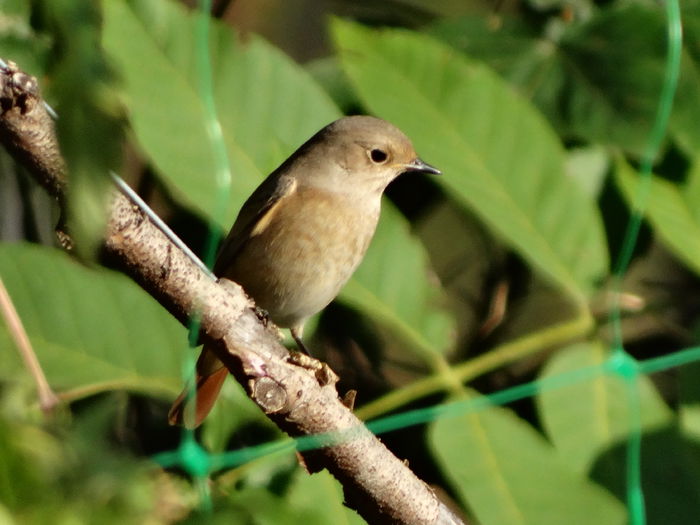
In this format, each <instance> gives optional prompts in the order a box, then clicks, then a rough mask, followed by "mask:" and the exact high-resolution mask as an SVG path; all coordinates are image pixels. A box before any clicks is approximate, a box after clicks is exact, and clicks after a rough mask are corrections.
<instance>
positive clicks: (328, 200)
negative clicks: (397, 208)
mask: <svg viewBox="0 0 700 525" xmlns="http://www.w3.org/2000/svg"><path fill="white" fill-rule="evenodd" d="M409 171H421V172H425V173H435V174H439V173H440V171H439V170H437V169H436V168H434V167H432V166H430V165H429V164H426V163H425V162H423V161H422V160H421V159H420V158H418V156H417V155H416V152H415V151H414V149H413V145H412V144H411V141H410V140H409V139H408V137H406V135H404V134H403V133H402V132H401V131H400V130H399V129H397V128H396V127H395V126H393V125H391V124H389V123H388V122H386V121H384V120H381V119H378V118H374V117H368V116H353V117H345V118H341V119H339V120H336V121H335V122H333V123H331V124H329V125H328V126H326V127H325V128H323V129H322V130H321V131H319V132H318V133H316V134H315V135H314V136H313V137H311V138H310V139H309V140H308V141H307V142H306V143H305V144H303V145H302V146H301V147H300V148H299V149H298V150H297V151H295V152H294V154H293V155H292V156H291V157H289V158H288V159H287V160H286V161H284V163H282V165H281V166H280V167H279V168H277V169H276V170H275V171H273V172H272V173H271V174H270V175H269V176H268V177H267V178H266V179H265V180H264V181H263V182H262V184H260V186H258V188H257V189H256V190H255V191H254V192H253V194H252V195H251V196H250V197H249V198H248V200H247V201H246V202H245V204H244V205H243V208H241V211H240V212H239V214H238V217H237V218H236V222H235V223H234V225H233V227H232V228H231V231H230V233H229V234H228V236H227V238H226V240H225V241H224V243H223V245H222V247H221V250H220V251H219V254H218V257H217V260H216V264H215V265H214V273H215V274H216V275H217V276H219V277H224V278H226V279H230V280H232V281H235V282H237V283H238V284H240V285H241V286H242V287H243V289H244V290H245V291H246V292H247V293H248V295H249V296H250V297H252V298H253V300H254V301H255V303H256V304H257V306H259V307H260V308H262V309H264V310H265V311H267V313H268V315H269V317H270V319H272V321H274V322H275V324H277V325H279V326H281V327H288V328H290V330H291V333H292V337H293V338H294V340H295V341H296V342H297V344H298V345H299V348H300V349H301V350H303V351H306V349H305V347H304V345H303V343H302V340H301V337H302V331H303V328H304V322H305V321H306V320H307V319H308V318H309V317H311V316H312V315H314V314H315V313H317V312H319V311H320V310H322V309H323V308H325V307H326V306H327V305H328V303H330V302H331V301H332V300H333V299H334V298H335V297H336V295H338V292H339V291H340V289H341V288H342V287H343V285H344V284H345V283H346V282H347V281H348V279H349V278H350V276H351V275H352V273H353V272H354V271H355V268H357V266H358V265H359V264H360V261H361V260H362V258H363V256H364V254H365V252H366V251H367V247H368V246H369V242H370V240H371V239H372V236H373V235H374V230H375V228H376V226H377V220H378V219H379V209H380V205H381V196H382V193H383V192H384V189H385V188H386V187H387V185H388V184H389V183H390V182H391V181H392V180H394V179H395V178H396V177H397V176H398V175H400V174H402V173H405V172H409ZM227 372H228V371H227V369H226V368H225V367H224V365H223V364H222V363H221V361H219V360H218V359H217V358H216V356H215V355H214V353H213V352H212V351H210V350H208V349H207V348H206V347H204V349H203V350H202V353H201V355H200V357H199V360H198V361H197V374H196V389H197V395H196V407H195V410H193V411H192V412H193V413H194V421H189V420H188V419H191V416H188V417H186V416H187V415H188V414H189V412H190V411H189V410H186V409H185V404H186V402H187V398H188V395H187V394H188V391H187V390H185V391H184V392H183V393H182V394H180V396H179V397H178V399H177V400H176V401H175V403H174V404H173V407H172V408H171V410H170V414H169V421H170V423H171V424H185V425H186V426H188V427H196V426H198V425H199V424H200V423H201V422H202V420H203V419H204V418H205V417H206V415H207V414H208V413H209V411H210V410H211V407H212V406H213V404H214V401H215V400H216V397H217V396H218V394H219V391H220V389H221V386H222V384H223V382H224V379H226V375H227Z"/></svg>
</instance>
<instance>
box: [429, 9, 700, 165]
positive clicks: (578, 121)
mask: <svg viewBox="0 0 700 525" xmlns="http://www.w3.org/2000/svg"><path fill="white" fill-rule="evenodd" d="M699 5H700V4H699V3H698V2H697V0H690V1H686V2H683V6H682V7H683V22H684V31H685V32H686V38H685V41H686V45H685V49H684V53H683V61H682V65H681V75H680V81H679V86H678V92H677V96H676V100H675V108H674V111H673V115H672V118H671V123H670V127H669V129H670V132H671V134H672V135H673V136H674V137H675V138H676V139H677V140H678V142H679V144H681V145H682V146H683V147H684V148H686V149H687V150H688V151H689V152H692V151H696V150H697V149H698V147H699V146H700V133H698V129H697V126H696V125H695V123H696V122H697V120H698V118H700V102H699V100H698V97H697V84H698V78H699V75H698V60H700V53H698V46H697V43H696V42H697V38H698V35H700V31H698V30H697V28H698V25H699V22H700V16H699V15H698V13H700V9H698V7H699ZM574 10H575V8H574ZM532 20H533V19H530V20H525V19H523V18H522V17H519V18H515V17H511V16H509V15H508V14H504V15H498V16H494V17H488V16H483V15H469V16H465V17H462V18H452V19H447V20H442V21H439V22H438V23H436V24H435V25H434V27H433V28H432V29H431V32H432V33H433V34H435V35H436V36H438V37H440V38H442V39H444V40H446V41H447V42H449V43H450V44H451V45H453V46H454V47H456V48H457V49H460V50H463V51H465V52H466V53H467V54H468V55H469V56H471V57H473V58H475V59H479V60H484V61H486V62H487V63H488V64H489V65H491V66H492V67H494V68H495V69H496V70H497V71H498V72H499V73H500V74H502V75H503V76H504V77H505V78H507V79H508V80H509V81H510V82H511V83H512V84H513V85H514V86H515V87H516V88H517V89H518V90H519V91H520V92H521V93H522V94H523V95H524V96H526V97H528V98H529V99H531V100H532V101H533V102H534V103H535V104H536V105H537V107H538V108H539V109H540V110H541V111H542V112H543V113H544V114H545V115H546V116H547V117H548V118H549V120H550V122H551V123H552V124H553V125H554V126H555V128H556V129H557V130H558V131H559V132H560V133H561V135H563V136H564V137H566V138H574V139H578V140H584V141H592V142H599V143H605V144H613V145H615V146H619V147H622V148H624V149H625V150H627V151H629V152H632V153H635V154H640V153H641V152H643V151H644V149H645V147H646V144H647V141H648V135H649V133H650V131H651V126H652V121H653V118H654V114H655V111H656V107H657V105H658V99H659V96H660V93H661V85H662V82H663V76H664V66H665V63H666V60H667V57H666V34H665V33H666V29H665V27H664V25H665V24H666V20H665V13H664V10H663V8H662V5H660V4H658V5H655V4H653V3H643V2H610V3H609V5H606V6H604V7H598V8H594V9H592V10H591V11H590V13H588V14H586V15H584V16H577V14H574V16H573V18H572V20H569V21H567V22H564V21H563V20H562V19H561V18H559V17H552V18H550V19H549V21H548V23H545V24H542V23H541V19H534V20H535V22H533V21H532ZM640 27H643V28H644V31H640V30H639V28H640ZM620 42H624V45H620Z"/></svg>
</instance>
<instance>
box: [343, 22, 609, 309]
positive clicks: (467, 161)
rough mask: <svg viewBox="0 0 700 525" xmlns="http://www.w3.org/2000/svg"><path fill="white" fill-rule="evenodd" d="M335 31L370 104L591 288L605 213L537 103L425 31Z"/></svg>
mask: <svg viewBox="0 0 700 525" xmlns="http://www.w3.org/2000/svg"><path fill="white" fill-rule="evenodd" d="M333 34H334V38H335V41H336V45H337V47H338V49H339V52H340V55H341V59H342V63H343V67H344V69H345V71H346V72H347V74H348V76H349V77H350V79H351V81H352V82H353V83H354V85H355V86H356V89H357V91H358V93H359V95H360V98H361V99H362V101H363V102H364V104H365V105H366V106H367V107H368V108H369V109H370V110H371V111H372V112H374V113H376V114H378V115H380V116H382V117H384V118H386V119H388V120H390V121H392V122H394V123H395V124H397V125H398V126H399V127H400V128H402V129H403V130H404V131H405V132H406V133H407V134H408V135H409V136H410V137H411V138H412V139H413V140H414V142H415V144H416V146H417V150H418V152H419V154H420V155H422V156H423V157H424V158H425V159H427V160H428V161H429V162H432V163H434V164H435V165H437V166H439V167H440V168H441V169H442V170H443V172H444V176H443V177H441V178H440V179H439V181H440V183H441V184H442V185H443V186H444V187H445V188H446V189H447V190H448V191H449V192H450V194H451V195H453V196H454V197H455V198H456V199H457V200H458V201H459V202H461V203H463V204H464V205H466V206H469V207H470V208H471V209H473V210H474V211H475V212H476V213H477V214H478V215H479V217H480V218H481V219H482V220H483V221H484V222H486V223H487V224H488V225H489V226H490V228H491V229H492V230H493V231H495V232H497V233H498V234H500V236H502V237H503V238H504V239H505V240H506V241H507V242H508V243H510V245H511V246H512V247H513V248H515V249H516V250H517V251H518V252H519V253H520V254H521V255H522V256H523V257H525V258H526V259H527V260H528V261H530V262H531V263H532V264H533V265H534V266H535V267H536V268H537V269H539V270H540V271H541V272H543V273H544V274H546V275H548V276H549V277H550V278H551V279H553V280H554V281H555V282H556V283H558V284H559V285H560V286H562V287H563V288H564V289H566V290H567V291H568V292H569V293H570V294H572V295H573V296H574V297H576V298H579V299H581V298H583V297H584V296H585V295H586V294H588V293H589V292H590V291H591V290H592V288H593V285H594V283H595V282H596V281H597V280H598V279H599V278H601V277H602V276H603V275H604V274H605V273H606V271H607V268H608V256H607V252H606V247H605V245H604V238H603V230H602V225H601V220H600V217H599V214H598V212H597V210H596V208H595V206H594V203H593V201H592V200H591V199H590V198H589V197H588V196H586V195H585V194H583V193H582V192H581V191H580V189H579V188H578V186H577V184H576V183H575V182H573V181H572V180H569V179H568V178H567V177H565V175H564V168H563V164H564V157H563V149H562V147H561V145H560V143H559V141H558V139H557V137H556V136H555V135H554V133H553V132H552V130H551V129H550V128H549V127H548V126H547V124H546V122H545V120H544V119H543V118H542V117H541V116H540V115H538V113H537V112H536V111H535V110H534V109H533V108H532V107H531V106H530V104H529V103H527V102H526V101H525V100H524V99H522V98H521V97H520V96H518V95H517V94H516V93H515V92H514V91H513V90H512V89H511V88H509V87H508V86H507V85H506V84H505V83H504V82H503V81H502V80H500V79H499V78H498V77H497V76H496V75H495V74H494V73H492V72H491V71H490V70H489V69H488V68H486V67H485V66H483V65H480V64H477V63H474V62H470V61H468V60H467V59H466V58H464V57H462V56H461V55H460V54H458V53H457V52H456V51H454V50H452V49H450V48H449V47H447V46H445V45H443V44H440V43H438V42H437V41H435V40H433V39H431V38H428V37H426V36H423V35H418V34H412V33H409V32H406V31H398V30H385V31H380V32H376V31H372V30H369V29H367V28H363V27H361V26H358V25H354V24H350V23H347V22H340V21H335V23H334V24H333Z"/></svg>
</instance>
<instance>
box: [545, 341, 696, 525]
mask: <svg viewBox="0 0 700 525" xmlns="http://www.w3.org/2000/svg"><path fill="white" fill-rule="evenodd" d="M608 355H609V353H608V352H607V351H606V349H605V348H604V347H603V346H602V345H601V344H594V343H589V344H583V343H582V344H579V345H574V346H572V347H569V348H567V349H565V350H562V351H560V353H558V354H557V355H556V356H555V357H554V358H553V359H552V360H551V361H550V362H549V363H548V365H547V367H546V368H545V370H544V373H543V375H542V378H543V379H547V378H553V377H555V376H558V375H560V374H566V373H568V372H575V371H578V370H581V369H582V368H584V367H589V366H590V367H597V366H600V365H602V364H603V363H604V362H605V360H606V359H607V357H608ZM633 386H634V392H633V394H634V398H632V397H631V396H630V394H631V393H632V392H630V391H629V390H628V387H627V385H626V384H625V383H624V380H623V379H622V378H619V377H616V376H613V375H610V374H606V373H605V372H604V371H603V370H600V374H599V375H596V376H594V377H592V378H591V379H589V380H587V381H583V382H577V383H572V384H570V385H568V386H564V387H561V388H558V389H556V390H549V391H545V392H542V393H541V394H540V395H539V396H538V399H537V400H538V404H539V409H540V414H541V416H542V418H543V420H544V425H545V428H546V430H547V433H548V435H549V437H550V439H551V440H552V441H553V443H554V445H555V447H556V448H557V450H558V451H559V453H560V457H561V458H562V459H563V460H564V461H565V462H566V463H567V464H569V465H570V466H571V467H572V468H573V469H575V470H576V471H579V472H582V473H587V474H589V475H590V476H591V477H593V478H594V479H596V480H597V481H599V482H601V483H603V484H604V485H605V486H606V487H608V488H609V489H610V490H611V491H613V492H614V493H615V494H616V495H617V496H618V497H619V498H620V499H623V498H625V496H626V491H627V489H628V483H629V480H627V479H626V478H625V473H626V466H627V465H628V462H629V461H630V459H629V457H628V456H627V437H628V436H629V434H630V432H631V431H632V429H633V427H632V426H631V425H632V422H633V421H636V420H637V418H639V422H640V424H641V431H642V432H643V441H642V449H641V450H642V453H641V458H640V465H639V469H640V472H641V478H642V490H643V493H644V495H645V503H646V513H647V516H648V520H649V523H692V522H693V521H695V518H696V517H697V509H698V505H700V496H699V495H700V478H699V477H698V475H697V469H698V461H699V460H700V455H698V447H697V445H695V446H693V445H692V444H691V443H689V442H687V441H685V440H684V439H683V437H682V436H680V435H679V433H678V432H677V431H676V429H675V426H676V421H675V419H674V417H673V414H672V412H671V410H670V409H669V408H668V406H667V405H666V404H665V403H664V401H663V400H662V399H661V397H660V395H659V393H658V392H657V391H656V389H655V387H654V386H653V384H652V383H651V381H650V380H649V378H647V377H646V376H643V375H641V376H639V377H638V378H637V379H636V382H635V384H634V385H633ZM635 398H636V401H635V400H634V399H635ZM635 405H636V408H630V407H635ZM631 410H635V411H636V410H638V411H639V412H638V413H634V412H631ZM634 467H635V468H636V467H637V466H636V465H634Z"/></svg>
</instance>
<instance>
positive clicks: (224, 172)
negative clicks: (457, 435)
mask: <svg viewBox="0 0 700 525" xmlns="http://www.w3.org/2000/svg"><path fill="white" fill-rule="evenodd" d="M664 5H665V10H666V17H667V39H668V40H667V59H666V65H665V79H664V83H663V87H662V91H661V93H660V95H659V99H658V106H657V111H656V116H655V120H654V123H653V128H652V130H651V131H650V133H649V137H648V142H647V145H646V149H645V152H644V155H643V158H642V162H641V166H640V170H639V171H640V173H641V175H642V177H641V181H640V183H639V185H638V188H637V197H638V199H637V200H636V202H637V203H638V205H637V206H636V208H635V209H634V210H633V213H632V217H631V219H630V221H629V224H628V226H627V230H626V233H625V237H624V241H623V246H622V250H621V254H620V257H619V260H618V261H617V264H616V266H615V270H614V292H615V293H613V294H612V299H611V300H612V301H613V304H612V307H611V314H610V321H611V326H612V330H613V344H612V348H613V350H612V352H611V353H610V355H609V357H608V359H607V360H606V361H605V362H604V363H602V364H600V365H598V366H591V367H585V368H581V369H579V370H575V371H572V372H569V373H564V374H560V375H557V376H553V377H549V378H547V379H544V380H538V381H533V382H530V383H527V384H523V385H519V386H516V387H512V388H508V389H505V390H502V391H500V392H497V393H494V394H491V395H488V396H483V397H477V398H472V399H468V400H465V401H458V402H453V403H446V404H440V405H436V406H432V407H429V408H423V409H418V410H411V411H407V412H403V413H400V414H396V415H392V416H388V417H383V418H381V419H377V420H374V421H371V422H369V423H368V424H367V426H368V427H369V428H370V429H371V430H372V431H373V432H374V433H376V434H381V433H385V432H390V431H393V430H397V429H401V428H406V427H410V426H413V425H419V424H423V423H427V422H431V421H435V420H437V419H439V418H450V417H455V416H458V415H464V414H467V413H471V412H477V411H481V410H484V409H486V408H489V407H492V406H494V405H504V404H507V403H511V402H513V401H516V400H519V399H522V398H526V397H530V396H534V395H535V394H537V393H540V392H542V391H545V390H555V389H560V388H563V387H566V386H569V385H572V384H575V383H578V382H584V381H590V380H591V379H593V378H595V377H597V376H600V375H605V374H612V375H615V376H617V377H619V378H621V379H622V380H623V381H624V383H625V385H626V392H627V400H626V401H627V404H628V414H629V423H628V424H629V429H630V431H629V436H628V439H627V445H626V446H627V453H626V460H627V461H626V482H627V487H626V491H627V507H628V511H629V517H630V523H633V524H635V525H642V524H644V523H646V518H645V510H644V493H643V491H642V487H641V441H642V428H641V412H640V399H639V392H638V387H637V378H638V376H640V375H642V374H650V373H654V372H659V371H662V370H666V369H669V368H673V367H678V366H681V365H684V364H687V363H691V362H694V361H699V360H700V347H696V348H688V349H686V350H682V351H679V352H676V353H673V354H671V355H666V356H663V357H658V358H653V359H648V360H645V361H638V360H636V359H635V358H633V357H632V356H630V355H629V354H628V353H627V352H626V351H625V349H624V347H623V343H622V333H621V320H620V317H621V313H620V310H621V308H620V304H619V297H620V293H619V292H621V280H622V277H623V275H624V274H625V272H626V270H627V268H628V265H629V263H630V260H631V257H632V252H633V249H634V246H635V244H636V242H637V237H638V234H639V229H640V225H641V222H642V215H643V211H644V209H645V205H646V202H647V201H648V198H649V192H650V182H651V171H652V166H653V164H654V161H655V159H656V156H657V154H658V152H659V149H660V145H661V143H662V141H663V139H664V136H665V133H666V128H667V124H668V120H669V116H670V114H671V109H672V107H673V99H674V94H675V91H676V87H677V83H678V76H679V70H680V57H681V44H682V24H681V16H680V8H679V4H678V2H677V1H676V0H667V1H666V2H665V4H664ZM209 10H210V1H209V0H203V1H202V2H201V6H200V18H199V23H198V26H197V30H198V40H197V43H198V46H197V50H196V51H197V58H198V71H197V74H198V81H199V90H200V96H201V99H202V100H203V102H204V105H205V107H206V110H207V117H208V122H207V129H208V131H209V134H210V138H211V144H212V151H213V154H214V156H215V158H216V159H217V166H218V173H217V183H218V185H219V193H218V203H219V208H218V210H217V212H218V215H217V214H216V213H215V214H214V216H215V217H216V216H219V217H220V216H222V214H223V211H224V208H225V204H226V202H227V199H228V197H229V186H230V180H231V174H230V172H229V167H228V166H229V164H228V160H227V158H226V149H225V145H224V142H223V137H222V134H221V128H220V126H219V123H218V120H217V113H216V108H215V105H214V98H213V95H212V84H211V66H210V62H209V55H208V31H209V29H208V25H209V15H208V13H209ZM212 231H215V229H212ZM218 240H219V239H218V238H217V237H216V235H215V234H213V233H212V234H211V235H210V236H209V239H208V243H207V250H206V259H205V262H206V263H207V265H208V266H211V264H212V262H213V259H214V253H215V247H216V245H217V243H218ZM198 328H199V325H198V323H197V322H193V323H192V327H191V330H190V333H191V341H192V343H193V344H195V342H196V339H197V333H198ZM185 369H186V372H185V377H189V376H191V373H192V369H193V363H192V362H188V363H187V365H186V367H185ZM348 436H349V432H348ZM348 438H349V437H348ZM343 439H344V436H343V435H316V436H306V437H301V438H297V439H294V440H291V439H284V440H280V441H274V442H269V443H264V444H261V445H257V446H253V447H248V448H243V449H240V450H235V451H231V452H226V453H222V454H210V453H208V452H207V451H206V450H205V449H204V448H203V447H201V446H200V445H199V444H198V443H197V442H196V440H195V438H194V435H193V433H192V431H187V430H183V434H182V439H181V442H180V446H179V447H178V448H177V449H176V450H173V451H170V452H166V453H161V454H159V455H157V456H156V457H155V460H156V461H157V462H158V463H160V464H161V465H162V466H164V467H180V468H182V469H184V470H185V471H186V472H188V473H189V474H190V475H191V476H193V477H194V478H195V479H196V480H197V482H198V486H199V487H200V490H201V493H202V496H203V502H204V503H203V505H204V506H205V507H206V508H208V507H210V506H211V499H210V495H209V493H208V486H207V484H206V482H205V480H206V478H207V476H208V474H209V473H211V472H212V471H215V470H219V469H223V468H232V467H235V466H238V465H241V464H244V463H246V462H249V461H252V460H254V459H257V458H261V457H263V456H268V455H272V454H277V453H280V452H284V453H289V452H290V451H292V450H298V451H305V450H310V449H314V448H318V447H320V446H325V445H328V444H329V443H332V442H338V441H342V440H343Z"/></svg>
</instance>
